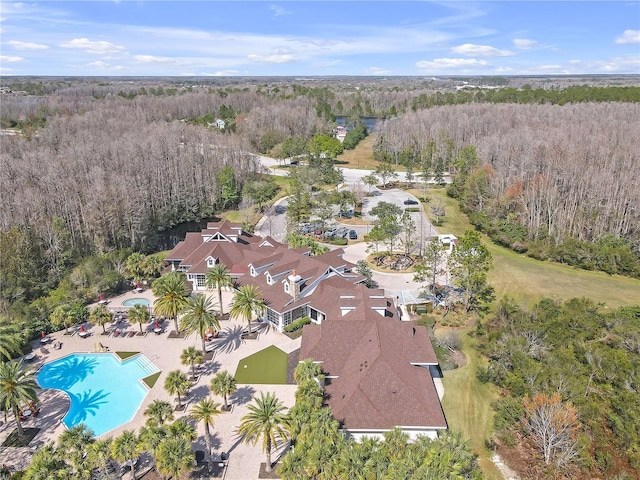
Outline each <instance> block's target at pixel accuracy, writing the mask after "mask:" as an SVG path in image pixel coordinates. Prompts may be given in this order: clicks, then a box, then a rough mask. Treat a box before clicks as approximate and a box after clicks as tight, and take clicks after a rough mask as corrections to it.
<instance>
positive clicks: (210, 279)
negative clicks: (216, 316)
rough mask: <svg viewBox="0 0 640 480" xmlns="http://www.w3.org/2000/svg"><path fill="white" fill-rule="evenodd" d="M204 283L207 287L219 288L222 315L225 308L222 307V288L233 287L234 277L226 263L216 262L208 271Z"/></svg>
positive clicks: (219, 303)
mask: <svg viewBox="0 0 640 480" xmlns="http://www.w3.org/2000/svg"><path fill="white" fill-rule="evenodd" d="M204 284H205V285H206V286H207V288H215V289H217V290H218V305H219V306H220V315H224V309H223V308H222V288H223V287H232V286H233V278H231V274H230V273H229V269H228V268H227V266H226V265H223V264H221V263H216V264H215V265H214V266H213V268H210V269H209V270H208V271H207V274H206V275H205V277H204Z"/></svg>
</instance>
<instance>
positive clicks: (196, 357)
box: [180, 347, 204, 378]
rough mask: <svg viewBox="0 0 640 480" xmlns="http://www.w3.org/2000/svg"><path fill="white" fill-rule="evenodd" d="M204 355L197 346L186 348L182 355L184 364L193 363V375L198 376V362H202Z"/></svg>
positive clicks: (181, 358) (181, 359)
mask: <svg viewBox="0 0 640 480" xmlns="http://www.w3.org/2000/svg"><path fill="white" fill-rule="evenodd" d="M203 360H204V355H203V354H202V352H201V351H200V350H198V349H196V347H189V348H185V349H184V350H183V351H182V354H181V355H180V361H181V362H182V365H191V377H193V378H195V376H196V363H202V361H203Z"/></svg>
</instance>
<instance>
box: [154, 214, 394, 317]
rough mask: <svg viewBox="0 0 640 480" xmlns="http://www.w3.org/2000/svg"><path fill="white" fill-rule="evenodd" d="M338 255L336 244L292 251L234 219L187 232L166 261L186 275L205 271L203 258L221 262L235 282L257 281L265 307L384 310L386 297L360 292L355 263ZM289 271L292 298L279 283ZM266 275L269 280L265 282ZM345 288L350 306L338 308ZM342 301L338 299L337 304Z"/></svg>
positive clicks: (339, 312) (327, 313)
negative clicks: (293, 280) (296, 285)
mask: <svg viewBox="0 0 640 480" xmlns="http://www.w3.org/2000/svg"><path fill="white" fill-rule="evenodd" d="M343 255H344V250H343V249H342V248H338V249H336V250H332V251H329V252H326V253H324V254H322V255H318V256H316V257H311V256H309V249H308V248H307V247H305V248H299V249H295V250H294V249H291V248H289V247H288V246H287V245H284V244H282V243H280V242H277V241H276V240H274V239H273V238H271V237H269V236H267V237H264V238H261V237H254V236H252V235H249V234H245V233H244V232H242V231H241V228H240V226H239V224H233V223H230V222H226V221H225V222H222V223H209V224H207V228H206V229H203V230H202V231H201V232H199V233H188V234H187V235H186V237H185V240H184V241H182V242H180V243H178V245H176V247H175V248H174V249H173V250H172V251H171V252H170V253H169V254H168V255H167V257H166V260H168V261H171V262H174V263H175V264H177V266H179V267H181V269H182V270H184V271H186V273H187V274H191V275H192V274H196V275H204V274H206V273H207V271H208V265H207V259H209V258H213V259H216V261H218V262H220V263H221V264H223V265H226V266H227V268H229V271H230V272H231V273H232V274H233V275H234V277H236V279H237V280H239V282H240V283H242V284H250V285H255V286H257V287H258V288H259V289H260V291H261V292H262V295H263V296H264V298H265V299H267V300H268V302H269V308H270V309H272V310H275V311H277V312H280V313H283V312H286V311H290V310H293V309H294V308H296V307H299V306H301V305H306V304H309V305H311V306H312V307H313V308H315V309H316V310H318V311H321V312H323V313H324V314H325V318H328V317H329V316H331V317H339V316H342V315H343V314H345V313H348V312H350V308H352V309H353V310H358V309H360V308H368V309H372V310H377V311H379V312H380V311H382V312H384V310H385V308H387V307H388V306H389V303H388V301H386V300H384V299H382V298H377V299H373V298H371V297H372V296H373V294H374V292H378V293H377V294H376V295H378V296H380V297H382V296H383V293H382V291H381V290H371V291H368V292H367V293H363V292H364V290H363V287H357V285H358V284H360V283H361V282H363V281H364V277H363V276H362V275H360V274H358V273H355V272H353V271H352V269H353V268H354V267H355V265H354V264H352V263H350V262H347V261H346V260H344V258H343ZM250 267H253V268H254V271H255V273H257V275H256V276H255V277H254V276H251V275H249V272H250ZM293 270H296V272H297V274H298V275H300V277H301V282H300V295H299V296H298V297H297V298H294V297H293V296H292V294H291V293H287V292H286V291H285V288H284V285H283V282H288V276H289V275H290V274H291V272H293ZM267 274H268V275H269V276H271V280H272V282H269V281H268V278H267ZM351 290H354V291H355V292H357V300H355V301H353V302H352V303H353V304H354V305H352V307H348V308H345V309H340V308H339V307H340V303H339V302H336V299H337V298H338V297H339V295H340V293H341V292H344V291H351ZM345 303H346V300H344V302H342V304H343V306H344V304H345ZM391 310H392V309H389V311H388V312H387V314H388V315H389V316H392V315H393V312H392V311H391ZM363 315H365V314H362V315H359V316H356V315H352V317H353V318H360V317H362V316H363ZM365 316H366V315H365Z"/></svg>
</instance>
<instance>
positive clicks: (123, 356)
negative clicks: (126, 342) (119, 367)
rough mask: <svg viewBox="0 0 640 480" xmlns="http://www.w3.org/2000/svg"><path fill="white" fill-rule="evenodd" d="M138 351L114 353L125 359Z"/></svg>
mask: <svg viewBox="0 0 640 480" xmlns="http://www.w3.org/2000/svg"><path fill="white" fill-rule="evenodd" d="M139 353H140V352H116V355H117V356H118V358H120V360H126V359H127V358H129V357H133V356H134V355H137V354H139Z"/></svg>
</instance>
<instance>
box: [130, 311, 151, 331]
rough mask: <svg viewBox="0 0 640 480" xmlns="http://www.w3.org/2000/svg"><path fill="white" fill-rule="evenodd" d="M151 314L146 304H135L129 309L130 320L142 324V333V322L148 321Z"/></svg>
mask: <svg viewBox="0 0 640 480" xmlns="http://www.w3.org/2000/svg"><path fill="white" fill-rule="evenodd" d="M150 316H151V315H149V310H148V309H147V307H145V306H144V305H134V306H133V307H131V308H130V309H129V321H130V322H131V323H138V324H140V333H142V324H143V323H147V322H148V321H149V318H150Z"/></svg>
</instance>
